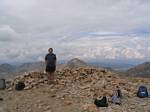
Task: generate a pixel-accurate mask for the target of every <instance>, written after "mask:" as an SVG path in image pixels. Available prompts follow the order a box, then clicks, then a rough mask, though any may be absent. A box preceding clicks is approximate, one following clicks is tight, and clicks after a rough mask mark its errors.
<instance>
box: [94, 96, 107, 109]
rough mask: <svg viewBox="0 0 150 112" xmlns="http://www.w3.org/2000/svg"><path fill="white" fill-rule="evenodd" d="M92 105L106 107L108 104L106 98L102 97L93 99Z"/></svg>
mask: <svg viewBox="0 0 150 112" xmlns="http://www.w3.org/2000/svg"><path fill="white" fill-rule="evenodd" d="M94 104H95V105H96V106H97V107H108V102H107V98H106V96H103V97H102V98H101V99H95V101H94Z"/></svg>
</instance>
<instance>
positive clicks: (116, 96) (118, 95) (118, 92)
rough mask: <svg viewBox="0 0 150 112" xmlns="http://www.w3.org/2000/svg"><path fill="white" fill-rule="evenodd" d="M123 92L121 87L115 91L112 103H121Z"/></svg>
mask: <svg viewBox="0 0 150 112" xmlns="http://www.w3.org/2000/svg"><path fill="white" fill-rule="evenodd" d="M121 98H122V92H121V90H120V89H117V90H116V91H114V95H113V96H112V103H114V104H118V105H121Z"/></svg>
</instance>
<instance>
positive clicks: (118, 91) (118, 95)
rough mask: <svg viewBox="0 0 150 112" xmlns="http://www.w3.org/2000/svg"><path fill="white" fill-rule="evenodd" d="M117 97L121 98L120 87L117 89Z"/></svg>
mask: <svg viewBox="0 0 150 112" xmlns="http://www.w3.org/2000/svg"><path fill="white" fill-rule="evenodd" d="M117 97H119V98H122V92H121V90H120V89H117Z"/></svg>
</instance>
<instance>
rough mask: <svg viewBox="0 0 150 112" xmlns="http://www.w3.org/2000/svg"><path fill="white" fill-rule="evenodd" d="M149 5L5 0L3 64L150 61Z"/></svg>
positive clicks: (1, 8) (0, 6) (0, 12)
mask: <svg viewBox="0 0 150 112" xmlns="http://www.w3.org/2000/svg"><path fill="white" fill-rule="evenodd" d="M149 5H150V1H149V0H132V1H131V0H61V1H60V0H55V1H54V0H38V1H37V0H30V1H29V0H26V1H25V0H13V1H11V0H1V3H0V16H1V18H0V51H1V53H0V62H25V61H38V60H43V58H44V56H45V54H46V53H47V49H48V48H49V47H53V48H54V50H55V53H56V54H57V56H58V59H59V60H67V59H71V58H74V57H78V58H81V59H83V60H103V59H114V60H115V59H137V60H143V61H146V60H150V56H149V54H150V32H149V28H150V22H149V20H150V15H149V12H150V7H149Z"/></svg>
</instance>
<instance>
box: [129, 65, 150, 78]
mask: <svg viewBox="0 0 150 112" xmlns="http://www.w3.org/2000/svg"><path fill="white" fill-rule="evenodd" d="M128 73H129V74H130V75H132V76H139V77H149V78H150V62H145V63H143V64H140V65H137V66H135V67H133V68H131V69H129V70H128Z"/></svg>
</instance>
